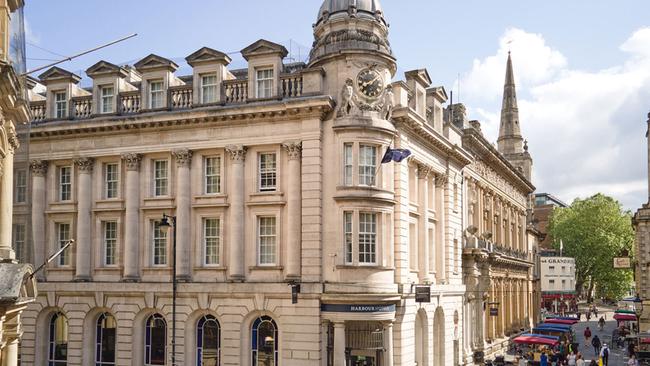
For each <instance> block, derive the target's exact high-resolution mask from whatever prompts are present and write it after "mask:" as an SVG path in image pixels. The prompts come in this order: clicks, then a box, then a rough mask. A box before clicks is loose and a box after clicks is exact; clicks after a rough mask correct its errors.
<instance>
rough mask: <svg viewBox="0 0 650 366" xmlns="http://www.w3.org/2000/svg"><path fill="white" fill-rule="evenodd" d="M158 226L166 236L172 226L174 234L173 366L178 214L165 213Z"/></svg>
mask: <svg viewBox="0 0 650 366" xmlns="http://www.w3.org/2000/svg"><path fill="white" fill-rule="evenodd" d="M170 221H171V223H170ZM158 227H160V230H162V231H163V232H164V233H165V236H166V235H167V233H168V232H169V229H170V228H173V234H174V237H173V241H172V243H173V244H172V245H173V248H172V366H176V216H169V215H167V214H163V217H162V220H160V224H158Z"/></svg>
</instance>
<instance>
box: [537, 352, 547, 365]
mask: <svg viewBox="0 0 650 366" xmlns="http://www.w3.org/2000/svg"><path fill="white" fill-rule="evenodd" d="M539 366H548V356H546V352H542V355H541V356H540V357H539Z"/></svg>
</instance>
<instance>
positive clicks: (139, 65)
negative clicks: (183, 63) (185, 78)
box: [133, 53, 178, 71]
mask: <svg viewBox="0 0 650 366" xmlns="http://www.w3.org/2000/svg"><path fill="white" fill-rule="evenodd" d="M133 66H135V68H136V70H138V71H147V70H152V69H158V68H162V69H168V70H169V71H176V69H178V65H177V64H176V63H175V62H174V61H172V60H169V59H166V58H164V57H161V56H158V55H154V54H153V53H152V54H150V55H149V56H147V57H145V58H143V59H142V60H140V61H138V62H136V63H135V65H133Z"/></svg>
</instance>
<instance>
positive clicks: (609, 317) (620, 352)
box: [573, 305, 628, 366]
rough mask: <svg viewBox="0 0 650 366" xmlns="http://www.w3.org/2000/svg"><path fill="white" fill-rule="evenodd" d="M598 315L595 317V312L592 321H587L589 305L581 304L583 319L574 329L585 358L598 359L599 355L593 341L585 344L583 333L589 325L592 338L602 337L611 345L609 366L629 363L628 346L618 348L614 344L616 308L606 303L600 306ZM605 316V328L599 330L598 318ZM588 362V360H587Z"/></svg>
mask: <svg viewBox="0 0 650 366" xmlns="http://www.w3.org/2000/svg"><path fill="white" fill-rule="evenodd" d="M596 307H597V308H598V317H597V318H596V317H594V316H593V314H592V316H591V321H589V322H588V321H587V320H586V317H585V314H586V312H587V307H586V305H584V306H580V307H579V309H580V312H581V313H582V318H581V319H582V320H581V321H580V323H577V324H576V325H574V326H573V329H574V331H575V334H576V339H577V341H578V342H579V343H580V353H582V356H583V357H584V358H585V360H591V359H594V358H595V359H597V356H596V355H595V354H594V348H593V347H592V346H591V343H590V344H589V345H588V346H586V345H585V337H584V336H583V333H584V331H585V329H586V328H587V327H589V329H591V334H592V338H593V337H594V336H596V335H597V336H598V338H600V340H601V342H603V343H607V346H609V351H610V352H609V365H608V366H624V365H627V360H628V357H627V349H626V348H620V349H617V348H616V347H615V346H614V345H613V344H612V331H614V329H615V328H616V321H615V320H614V310H616V309H615V308H614V307H606V306H604V305H601V306H598V305H596ZM603 315H604V316H605V320H606V322H605V328H604V329H603V330H602V331H600V330H598V319H600V317H601V316H603ZM587 364H588V362H587Z"/></svg>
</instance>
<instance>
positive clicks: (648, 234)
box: [632, 113, 650, 332]
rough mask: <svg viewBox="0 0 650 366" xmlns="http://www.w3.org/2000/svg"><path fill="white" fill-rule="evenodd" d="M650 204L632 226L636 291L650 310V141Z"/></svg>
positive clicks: (648, 321) (644, 327) (644, 324)
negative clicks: (634, 234)
mask: <svg viewBox="0 0 650 366" xmlns="http://www.w3.org/2000/svg"><path fill="white" fill-rule="evenodd" d="M647 124H648V132H647V133H646V139H648V138H650V137H649V135H650V113H648V122H647ZM648 177H649V179H648V197H649V198H648V202H647V203H645V204H643V207H641V208H640V209H638V210H637V212H636V213H635V214H634V218H633V219H632V225H633V226H634V230H635V232H636V240H635V244H636V245H635V253H634V256H635V259H636V261H637V264H636V267H635V274H634V278H635V280H636V290H637V293H638V294H639V297H640V298H641V299H642V300H643V305H644V306H643V308H644V309H649V308H650V276H648V268H649V267H650V140H648ZM648 314H650V313H649V312H648V311H647V310H645V311H644V314H643V315H642V316H641V322H640V327H641V331H643V332H645V331H648V330H649V329H650V316H649V315H648Z"/></svg>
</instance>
